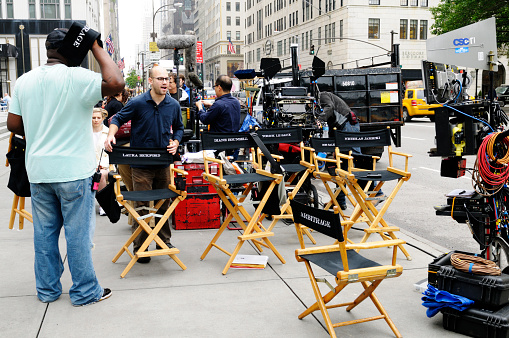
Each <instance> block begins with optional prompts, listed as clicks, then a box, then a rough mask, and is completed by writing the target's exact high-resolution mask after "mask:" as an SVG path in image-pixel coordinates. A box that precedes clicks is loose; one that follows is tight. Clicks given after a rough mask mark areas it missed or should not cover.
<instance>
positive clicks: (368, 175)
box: [353, 170, 403, 181]
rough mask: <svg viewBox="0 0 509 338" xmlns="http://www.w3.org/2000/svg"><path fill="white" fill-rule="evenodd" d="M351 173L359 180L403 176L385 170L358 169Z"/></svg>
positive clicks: (396, 178) (377, 179)
mask: <svg viewBox="0 0 509 338" xmlns="http://www.w3.org/2000/svg"><path fill="white" fill-rule="evenodd" d="M353 174H354V175H355V178H356V179H358V180H359V181H393V180H398V179H400V178H401V177H403V176H402V175H399V174H396V173H393V172H390V171H387V170H371V171H359V172H354V173H353Z"/></svg>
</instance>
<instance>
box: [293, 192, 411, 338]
mask: <svg viewBox="0 0 509 338" xmlns="http://www.w3.org/2000/svg"><path fill="white" fill-rule="evenodd" d="M291 203H292V204H293V205H296V204H297V203H298V202H295V201H292V202H291ZM299 204H300V203H299ZM334 209H335V211H334V213H332V212H331V211H324V210H319V209H314V208H312V207H308V206H304V205H303V204H300V206H298V207H297V206H295V208H294V212H295V210H298V211H297V212H298V213H301V212H304V213H306V214H308V215H312V216H313V217H314V219H315V220H316V219H320V220H327V221H326V222H329V225H331V228H332V229H327V231H328V232H330V233H327V232H323V231H322V229H320V226H319V225H318V224H319V223H320V222H314V221H313V220H312V219H313V218H306V217H295V227H296V231H297V235H298V237H299V242H300V245H301V248H300V249H297V250H295V256H296V259H297V261H299V262H304V264H305V265H306V270H307V272H308V276H309V279H310V282H311V287H312V289H313V293H314V295H315V299H316V302H315V303H314V304H313V305H311V306H309V307H308V308H307V309H306V310H305V311H304V312H302V313H301V314H300V315H299V316H298V318H299V319H303V318H304V317H306V316H307V315H309V314H311V313H313V312H314V311H317V310H320V312H321V313H322V316H323V319H324V322H325V325H326V327H327V330H328V332H329V334H330V336H331V337H333V338H334V337H336V332H335V330H334V329H335V328H337V327H342V326H346V325H352V324H358V323H363V322H368V321H373V320H378V319H384V320H385V322H386V323H387V324H388V325H389V327H390V328H391V330H392V331H393V332H394V334H395V335H396V337H402V336H401V334H400V333H399V331H398V329H397V328H396V326H395V324H394V322H393V321H392V319H391V318H390V317H389V315H388V313H387V311H386V310H385V308H384V307H383V305H382V304H381V303H380V301H379V300H378V298H377V297H376V295H375V294H374V291H375V290H376V288H377V287H378V286H379V285H380V283H381V282H382V281H383V280H384V279H386V278H392V277H398V276H400V275H401V274H402V273H403V267H402V266H400V265H398V264H396V256H397V246H398V245H401V244H404V243H405V242H404V241H403V240H401V239H393V240H384V241H379V242H370V243H361V244H346V243H345V240H344V239H343V237H342V231H341V223H340V221H339V215H338V208H337V207H335V208H334ZM324 212H325V213H329V214H330V215H326V218H323V215H324V214H323V213H324ZM301 216H302V214H301ZM331 217H332V218H331ZM317 223H318V224H317ZM303 226H306V227H310V228H313V229H314V230H317V231H319V232H322V233H324V234H326V235H327V236H331V233H332V232H334V233H335V235H334V236H331V237H333V238H334V239H336V243H335V244H333V245H326V246H318V247H313V248H306V247H305V244H304V239H303V232H302V227H303ZM382 247H392V248H393V250H392V260H391V264H389V265H378V264H377V263H376V262H372V263H375V264H373V266H365V265H366V264H365V261H366V260H365V259H364V258H363V257H362V256H360V258H361V259H362V260H364V261H363V263H364V264H363V267H360V268H359V267H356V266H355V260H354V261H353V262H351V261H350V260H351V259H353V258H354V257H355V255H354V254H355V252H354V253H351V254H348V253H347V251H348V250H352V251H353V250H360V249H375V248H382ZM334 252H339V254H340V261H341V262H340V264H339V262H338V263H337V264H336V265H337V268H338V269H339V270H337V272H335V273H333V275H334V277H335V279H336V283H337V285H336V286H335V287H333V286H332V285H331V284H330V283H328V282H327V281H326V280H325V279H323V278H317V277H316V276H315V273H314V271H313V268H312V266H311V262H314V264H318V265H319V264H320V263H319V262H320V260H319V258H318V257H319V256H320V255H330V254H331V253H332V254H333V253H334ZM312 256H316V257H317V259H316V260H315V259H313V258H314V257H312ZM352 256H354V257H352ZM329 257H331V256H329ZM333 257H335V256H333ZM355 258H357V257H355ZM368 262H371V261H369V260H368ZM328 264H329V265H330V263H328ZM336 265H335V266H334V267H336ZM319 266H320V265H319ZM330 270H331V268H330V267H329V269H328V270H327V271H329V272H330V273H332V272H331V271H330ZM318 282H325V283H326V284H327V285H328V286H329V288H330V289H331V291H329V292H328V293H326V294H323V295H322V292H321V291H320V288H319V286H318ZM357 282H358V283H361V285H362V287H363V288H364V292H363V293H362V294H360V295H359V296H358V297H357V298H356V299H355V300H353V301H351V302H346V303H340V304H332V305H328V304H329V302H331V301H332V300H333V299H334V298H335V297H336V296H337V295H338V294H339V293H340V292H341V291H343V290H344V289H345V288H346V287H347V286H348V285H349V284H351V283H357ZM367 298H369V299H370V300H371V301H372V302H373V304H374V305H375V307H376V308H377V310H378V311H379V312H380V315H378V316H372V317H367V318H362V319H354V320H349V321H345V322H339V323H332V321H331V318H330V315H329V309H333V308H338V307H346V311H348V312H349V311H351V310H353V309H354V308H355V307H356V306H357V305H359V304H360V303H361V302H363V301H364V300H365V299H367Z"/></svg>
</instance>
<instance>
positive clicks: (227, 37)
mask: <svg viewBox="0 0 509 338" xmlns="http://www.w3.org/2000/svg"><path fill="white" fill-rule="evenodd" d="M231 38H232V31H226V39H227V40H230V39H231Z"/></svg>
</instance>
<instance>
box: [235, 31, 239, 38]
mask: <svg viewBox="0 0 509 338" xmlns="http://www.w3.org/2000/svg"><path fill="white" fill-rule="evenodd" d="M235 40H240V31H236V32H235Z"/></svg>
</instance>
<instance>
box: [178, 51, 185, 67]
mask: <svg viewBox="0 0 509 338" xmlns="http://www.w3.org/2000/svg"><path fill="white" fill-rule="evenodd" d="M179 62H180V64H181V65H182V64H184V54H182V53H179Z"/></svg>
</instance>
